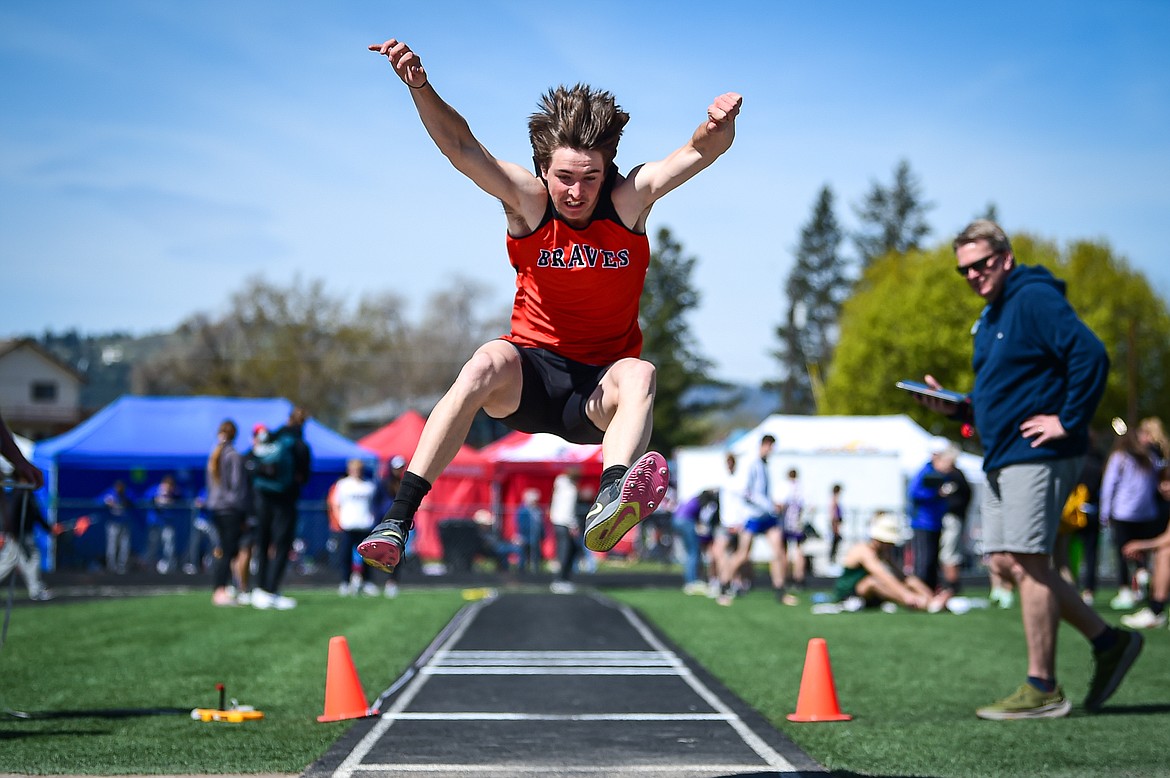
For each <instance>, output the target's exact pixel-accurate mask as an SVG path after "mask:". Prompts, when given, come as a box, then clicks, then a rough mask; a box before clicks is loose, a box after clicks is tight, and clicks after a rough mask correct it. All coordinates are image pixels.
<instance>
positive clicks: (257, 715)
mask: <svg viewBox="0 0 1170 778" xmlns="http://www.w3.org/2000/svg"><path fill="white" fill-rule="evenodd" d="M215 688H216V690H217V691H219V707H218V708H195V709H194V710H192V711H191V718H192V719H194V720H195V721H226V722H227V723H229V724H239V723H241V722H244V721H256V720H257V719H262V718H264V713H263V712H262V711H258V710H256V709H255V708H253V707H252V706H251V705H241V704H240V703H239V702H237V701H236V700H232V706H231V707H230V708H228V707H225V705H224V702H225V698H226V696H227V694H226V691H225V689H224V686H223V684H222V683H217V684H216V685H215Z"/></svg>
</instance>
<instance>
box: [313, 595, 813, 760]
mask: <svg viewBox="0 0 1170 778" xmlns="http://www.w3.org/2000/svg"><path fill="white" fill-rule="evenodd" d="M485 604H487V603H486V602H481V603H476V606H478V607H473V608H471V609H469V610H468V611H467V612H466V614H465V618H464V619H463V622H462V623H461V624H459V625H458V627H457V628H456V629H455V630H453V631H452V632H451V634H450V635H449V636H448V637H447V639H446V640H444V641H443V642H442V644H441V645H439V647H438V649H437V650H436V651H435V652H434V653H433V655H432V656H431V657H430V659H429V661H428V662H427V663H426V664H425V665H423V666H422V667H421V668H419V673H418V675H417V676H415V677H414V678H413V680H412V681H411V682H410V683H409V684H408V685H407V686H406V688H405V689H404V690H403V692H402V694H401V695H399V697H398V698H397V699H396V700H395V701H394V704H393V706H391V708H390V709H389V710H387V711H385V712H383V713H382V715H381V717H380V719H379V720H378V722H377V723H376V724H375V725H374V726H373V728H372V729H371V730H370V731H369V732H368V733H366V735H365V737H363V738H362V739H361V740H360V741H359V742H358V744H357V745H356V746H355V747H354V750H353V751H352V752H350V754H349V755H348V756H347V757H346V758H345V759H344V760H343V761H342V763H341V764H340V765H338V767H337V769H336V770H335V771H334V772H333V778H352V776H353V775H354V773H362V772H395V773H419V774H425V773H444V772H445V773H467V774H469V775H472V774H476V775H484V774H489V773H491V774H501V775H517V776H519V775H550V774H555V773H557V772H566V771H567V772H573V773H590V774H593V773H596V774H603V773H606V772H610V773H612V772H614V770H615V768H614V767H613V766H612V765H611V766H600V767H599V766H589V765H564V764H557V765H533V764H527V763H519V764H509V765H462V764H431V765H419V764H362V760H363V759H364V758H365V757H366V755H367V754H368V753H369V752H370V750H371V749H372V748H373V746H374V744H375V743H377V742H378V740H379V739H380V738H381V737H382V736H383V735H385V733H386V731H387V730H388V729H390V727H391V726H393V725H394V722H396V721H568V722H583V721H718V722H724V723H726V724H728V725H729V726H731V727H732V728H733V729H734V730H735V732H736V734H738V735H739V736H740V738H741V739H742V740H743V741H744V743H746V744H747V745H748V747H749V748H751V749H752V750H753V751H755V752H756V754H757V755H758V756H759V757H760V759H761V760H763V762H764V763H765V765H767V766H768V767H771V768H773V769H775V770H776V771H777V772H781V773H798V772H799V771H798V770H796V768H795V767H794V766H793V765H792V764H791V763H790V762H789V761H788V760H787V759H785V758H784V757H783V756H781V755H780V754H779V753H777V752H776V750H775V749H773V748H772V747H771V746H769V745H768V744H767V743H765V742H764V740H763V739H762V738H761V737H760V736H759V735H757V734H756V733H755V732H753V731H752V730H751V728H750V727H748V726H747V724H746V723H744V721H743V719H741V718H740V717H739V715H738V714H736V713H735V711H733V710H731V708H729V707H728V706H727V705H726V704H725V703H724V702H723V701H722V700H721V699H719V697H718V696H717V695H716V694H715V693H714V692H712V691H711V690H710V689H709V688H708V687H707V686H706V685H705V684H703V682H702V681H700V680H699V679H698V678H696V677H695V675H694V674H693V673H692V672H691V671H690V668H688V667H687V666H686V664H685V663H684V662H683V661H682V660H681V659H680V658H679V657H678V655H677V654H675V653H674V652H673V651H670V650H669V649H668V648H667V647H666V646H665V645H664V644H663V643H662V642H661V641H660V640H658V638H657V637H656V636H655V635H654V633H653V632H651V631H650V629H649V627H647V626H646V624H645V623H644V622H643V621H642V620H641V619H640V618H638V616H637V614H636V613H634V611H633V610H632V609H631V608H629V607H627V606H624V605H623V606H618V608H619V611H620V612H621V613H622V615H623V616H625V618H626V620H627V621H629V622H630V624H631V625H632V626H633V627H634V629H635V630H636V631H637V632H638V634H639V635H640V636H641V637H642V638H643V639H644V640H645V641H646V642H647V643H648V644H649V645H650V646H651V647H652V650H649V651H455V650H451V649H450V648H449V646H452V645H454V644H455V643H457V642H458V641H459V639H460V638H461V637H462V636H463V633H464V632H466V631H467V629H468V627H469V626H470V625H471V622H472V621H474V619H475V616H476V615H478V613H479V610H480V609H481V608H482V607H483V606H484V605H485ZM434 675H607V676H635V675H644V676H678V677H680V678H682V679H683V681H684V682H685V683H686V684H687V685H688V686H690V687H691V689H692V690H694V692H695V693H696V694H697V695H698V696H699V697H700V698H702V699H703V701H704V702H706V703H707V704H708V705H709V706H710V707H711V709H712V710H714V711H715V712H714V713H614V714H528V713H498V712H473V711H467V712H459V713H412V712H409V711H407V710H406V708H407V706H409V705H410V703H411V702H412V701H413V700H414V698H415V696H417V694H418V693H419V690H420V689H421V688H422V686H423V685H424V684H425V683H426V682H427V679H428V678H430V677H431V676H434ZM761 766H762V765H758V764H734V765H733V764H719V765H715V764H707V765H696V764H690V765H626V766H623V767H621V768H620V772H623V773H638V774H646V775H677V776H685V775H686V774H688V773H706V774H711V773H720V772H722V773H728V774H734V773H736V772H742V771H744V770H753V769H755V770H758V769H759V768H760V767H761Z"/></svg>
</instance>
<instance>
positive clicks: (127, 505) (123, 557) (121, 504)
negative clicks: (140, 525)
mask: <svg viewBox="0 0 1170 778" xmlns="http://www.w3.org/2000/svg"><path fill="white" fill-rule="evenodd" d="M99 499H100V500H101V504H102V506H103V507H104V508H105V525H106V570H107V571H109V572H111V573H116V574H118V575H123V574H124V573H125V572H126V570H127V568H128V567H129V566H130V543H131V538H132V531H131V530H132V527H133V524H134V498H133V497H131V495H130V492H129V490H128V489H127V488H126V482H125V481H123V480H122V479H120V478H119V479H118V480H117V481H114V484H113V486H111V487H110V488H109V489H108V490H107V491H106V492H105V493H104V494H102V496H101V497H100V498H99Z"/></svg>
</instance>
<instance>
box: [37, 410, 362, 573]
mask: <svg viewBox="0 0 1170 778" xmlns="http://www.w3.org/2000/svg"><path fill="white" fill-rule="evenodd" d="M292 409H293V404H292V403H291V402H289V401H288V400H286V399H284V398H242V397H134V396H124V397H122V398H120V399H118V400H116V401H115V402H113V403H111V404H110V405H108V406H106V407H105V408H104V409H102V410H101V411H99V412H98V413H97V414H95V415H94V416H93V417H92V418H90V419H89V420H87V421H86V422H84V423H83V424H81V425H79V426H77V427H75V428H74V429H72V430H70V431H69V432H67V433H65V434H64V435H59V436H57V437H55V438H50V439H48V440H44V441H41V442H40V443H38V444H37V445H36V449H35V450H34V454H33V461H34V463H35V464H36V465H37V466H38V467H40V468H41V470H42V471H43V472H44V473H45V477H46V493H45V495H44V496H45V497H46V498H47V499H46V502H47V504H48V506H49V512H50V514H51V516H52V517H53V518H54V519H56V520H57V521H59V522H61V523H63V524H68V523H69V522H70V521H74V520H76V519H77V518H78V517H80V516H83V515H91V514H92V522H93V523H95V524H96V522H98V521H99V520H100V518H101V509H100V507H99V503H98V498H99V497H100V496H101V495H102V494H103V493H104V492H105V491H106V490H107V489H109V488H110V486H111V485H112V484H113V483H114V481H116V480H119V479H120V480H122V481H125V482H126V483H127V485H128V486H129V487H130V490H131V492H132V493H134V494H137V495H139V496H141V495H142V494H143V493H144V492H145V491H146V489H148V488H149V487H150V486H152V485H154V484H156V483H158V481H159V480H160V479H161V478H162V477H163V476H164V475H168V474H169V475H172V476H174V478H175V480H176V481H177V482H178V485H179V489H180V491H181V492H182V494H183V495H184V496H185V497H187V498H193V497H194V496H195V495H197V494H198V493H199V492H200V491H201V490H202V489H203V488H204V472H205V468H206V465H207V457H208V454H209V453H210V452H211V450H212V448H214V446H215V444H216V431H217V429H218V428H219V424H220V422H222V421H223V420H224V419H231V420H232V421H234V422H235V423H236V426H237V427H238V428H239V431H240V434H239V437H238V438H237V440H236V447H237V448H238V449H240V450H241V451H246V450H247V449H248V448H249V447H250V446H251V430H252V427H253V426H254V425H255V424H263V425H265V426H266V427H268V428H269V429H270V430H275V429H276V428H278V427H280V426H282V425H283V424H285V422H286V421H287V420H288V416H289V413H290V412H291V411H292ZM305 441H306V442H307V443H308V444H309V447H310V448H311V449H312V473H313V474H312V477H311V478H310V480H309V483H308V485H307V486H306V487H305V489H304V490H303V491H302V494H301V499H302V501H320V500H323V499H324V497H325V494H326V493H327V492H328V490H329V487H330V485H332V484H333V482H334V481H336V480H337V479H338V478H340V477H341V476H342V475H344V474H345V465H346V462H347V461H348V460H349V459H353V458H357V459H362V460H364V461H366V462H368V463H369V464H370V465H371V466H372V465H373V463H374V462H375V461H376V456H375V455H374V454H373V453H372V452H369V451H367V450H366V449H364V448H362V447H361V446H358V445H357V444H356V443H354V442H352V441H350V440H349V439H347V438H345V437H343V436H342V435H340V434H339V433H337V432H335V431H333V430H331V429H329V428H328V427H326V426H324V425H322V424H320V423H318V422H317V421H315V420H313V419H310V420H309V421H308V422H307V423H306V424H305ZM303 513H304V512H303ZM305 518H306V517H302V525H305V524H306V521H305ZM313 518H314V522H313V525H312V526H307V527H304V528H303V529H302V536H303V537H304V538H305V539H306V540H307V541H308V542H309V543H310V545H311V546H313V547H315V546H317V545H319V544H320V545H323V543H324V540H323V539H324V538H325V537H327V535H328V530H327V528H325V527H317V526H315V524H316V523H318V521H323V515H321V516H317V515H314V517H313ZM98 528H99V529H100V527H98ZM89 534H90V537H89V538H87V539H84V540H83V539H82V538H81V537H75V538H72V546H73V547H74V548H75V549H76V550H77V552H78V553H79V554H80V555H81V556H84V557H91V558H95V557H96V558H100V557H101V555H102V553H103V551H104V545H103V543H104V537H101V536H102V535H103V533H102V532H100V531H99V532H94V533H89ZM179 535H180V537H183V538H184V539H185V537H184V536H183V533H182V532H180V533H179ZM95 544H96V547H94V546H95ZM310 550H314V549H313V548H310Z"/></svg>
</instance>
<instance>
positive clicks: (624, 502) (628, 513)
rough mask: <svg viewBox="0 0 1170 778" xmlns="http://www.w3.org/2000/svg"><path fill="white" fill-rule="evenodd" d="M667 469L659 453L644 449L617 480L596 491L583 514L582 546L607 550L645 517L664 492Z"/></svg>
mask: <svg viewBox="0 0 1170 778" xmlns="http://www.w3.org/2000/svg"><path fill="white" fill-rule="evenodd" d="M669 476H670V472H669V471H668V470H667V468H666V460H665V459H663V458H662V455H661V454H658V453H656V452H654V451H648V452H646V453H645V454H643V455H642V456H640V457H639V458H638V459H637V461H635V462H634V464H632V465H630V469H629V470H627V471H626V474H625V475H624V476H622V477H621V478H620V479H619V480H617V481H615V482H614V483H612V484H610V485H609V486H607V487H606V488H605V489H602V490H601V491H600V492H598V494H597V502H595V503H593V507H592V508H590V509H589V513H588V514H587V515H586V516H585V547H586V548H588V549H589V550H590V551H609V550H610V549H611V548H613V547H614V546H616V545H617V543H618V541H619V540H621V539H622V536H623V535H625V534H626V533H627V532H629V531H630V529H632V528H633V527H634V526H636V525H637V524H638V522H640V521H642V520H643V519H645V518H647V517H648V516H649V515H650V514H651V513H653V512H654V511H655V510H656V509H657V508H658V504H659V503H660V502H661V501H662V498H663V497H664V496H665V495H666V487H667V484H668V483H669Z"/></svg>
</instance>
